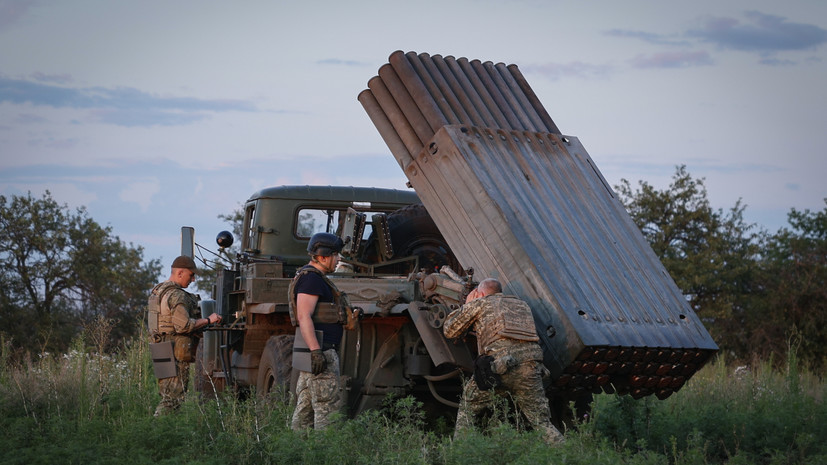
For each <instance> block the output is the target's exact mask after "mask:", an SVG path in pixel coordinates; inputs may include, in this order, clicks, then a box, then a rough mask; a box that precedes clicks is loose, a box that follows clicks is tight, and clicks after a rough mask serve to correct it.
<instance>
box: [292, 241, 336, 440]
mask: <svg viewBox="0 0 827 465" xmlns="http://www.w3.org/2000/svg"><path fill="white" fill-rule="evenodd" d="M343 246H344V244H343V242H342V239H340V238H339V237H338V236H336V235H335V234H330V233H317V234H314V235H313V237H311V238H310V242H309V243H308V246H307V253H308V254H309V255H310V262H309V263H308V264H307V265H305V266H304V267H302V268H301V269H299V270H298V271H297V272H296V276H295V277H294V278H293V281H292V283H291V285H290V290H289V291H288V293H289V295H290V299H291V312H293V313H294V317H295V323H296V324H298V327H299V332H300V334H301V337H302V339H304V341H305V343H306V344H307V348H308V349H309V350H310V357H311V371H310V372H307V371H300V372H299V378H298V382H297V385H296V410H295V411H294V412H293V419H292V422H291V428H292V429H293V430H295V431H298V430H304V429H307V428H310V427H313V428H315V429H323V428H325V427H326V426H328V425H329V424H330V422H331V416H332V415H333V414H334V413H336V412H339V411H341V409H342V406H343V405H344V401H343V398H342V390H341V386H340V381H339V355H338V353H337V349H338V346H339V344H340V343H341V340H342V334H343V332H344V328H343V326H342V318H341V317H340V315H341V314H342V308H341V304H340V302H339V296H340V295H341V293H340V292H339V291H338V289H337V288H336V286H335V285H334V284H333V283H332V282H331V281H330V280H329V279H327V277H326V276H325V275H326V274H328V273H332V272H333V271H334V270H335V269H336V265H337V264H338V263H339V252H340V251H341V250H342V247H343ZM317 331H321V332H322V339H321V340H319V339H318V338H317V337H316V332H317Z"/></svg>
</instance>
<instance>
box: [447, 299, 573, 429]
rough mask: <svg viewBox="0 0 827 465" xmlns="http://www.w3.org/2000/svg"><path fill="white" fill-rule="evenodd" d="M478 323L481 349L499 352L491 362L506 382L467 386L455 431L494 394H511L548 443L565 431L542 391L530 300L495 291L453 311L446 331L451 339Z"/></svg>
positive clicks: (471, 419)
mask: <svg viewBox="0 0 827 465" xmlns="http://www.w3.org/2000/svg"><path fill="white" fill-rule="evenodd" d="M471 328H473V329H474V331H475V332H476V334H477V344H478V353H479V355H490V356H492V357H493V358H494V362H493V363H492V367H493V369H494V371H495V372H496V373H498V374H499V375H500V380H501V384H500V385H499V386H497V387H496V388H494V389H492V390H483V389H480V388H479V387H478V386H477V383H476V381H474V379H473V378H471V379H470V380H468V382H467V383H466V384H465V387H464V388H463V391H462V401H461V403H460V408H459V411H458V412H457V422H456V430H455V433H454V434H455V436H456V435H458V434H460V432H461V431H463V430H466V429H468V428H471V427H472V426H473V425H474V420H475V419H476V417H477V416H478V415H479V414H480V413H481V412H482V411H483V410H485V409H486V408H487V407H490V406H491V401H492V399H493V396H494V395H502V394H506V393H508V394H510V395H511V397H512V398H513V399H514V401H515V403H516V404H517V407H518V408H519V409H520V411H521V412H522V413H523V415H525V417H526V419H527V420H528V422H529V424H530V425H531V427H532V428H534V429H536V430H539V431H541V432H542V433H543V435H544V437H545V439H546V442H548V443H549V444H555V443H559V442H561V441H562V440H563V436H562V435H561V434H560V432H559V431H558V430H557V428H555V427H554V425H552V424H551V412H550V409H549V404H548V399H547V398H546V396H545V393H544V391H543V376H544V375H545V374H547V373H548V371H547V370H546V368H545V366H543V364H542V362H541V361H542V359H543V352H542V349H540V346H539V345H538V344H537V341H539V338H538V337H537V331H536V329H535V327H534V320H533V318H532V315H531V309H530V308H529V306H528V304H526V303H525V302H523V301H522V300H520V299H518V298H517V297H515V296H507V295H503V294H493V295H489V296H486V297H482V298H479V299H476V300H472V301H471V302H468V303H466V304H465V305H463V306H462V307H461V308H459V309H457V310H455V311H453V312H451V314H450V315H448V318H447V319H446V320H445V325H444V327H443V331H444V333H445V336H446V337H448V338H451V339H455V338H458V337H460V336H462V335H463V334H464V333H465V332H466V331H468V330H469V329H471Z"/></svg>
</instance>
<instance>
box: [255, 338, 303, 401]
mask: <svg viewBox="0 0 827 465" xmlns="http://www.w3.org/2000/svg"><path fill="white" fill-rule="evenodd" d="M293 339H294V336H293V335H289V334H282V335H278V336H271V337H270V339H268V340H267V344H266V345H265V346H264V351H263V352H262V353H261V361H260V362H259V365H258V377H257V379H256V392H257V393H258V395H259V396H260V397H266V396H268V395H270V394H271V393H275V394H276V395H278V396H279V398H281V399H284V400H286V399H288V398H289V391H290V382H291V376H292V374H293V365H292V359H293Z"/></svg>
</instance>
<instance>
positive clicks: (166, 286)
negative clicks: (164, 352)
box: [147, 281, 175, 335]
mask: <svg viewBox="0 0 827 465" xmlns="http://www.w3.org/2000/svg"><path fill="white" fill-rule="evenodd" d="M174 288H175V284H174V283H172V282H170V281H164V282H162V283H160V284H157V285H156V286H155V287H154V288H152V292H151V293H150V294H149V302H148V305H147V329H149V334H150V335H155V334H161V331H160V328H159V324H160V321H161V299H163V298H164V297H165V296H166V294H167V293H168V291H170V290H172V289H174ZM165 326H166V325H165Z"/></svg>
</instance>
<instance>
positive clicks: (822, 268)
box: [615, 166, 827, 373]
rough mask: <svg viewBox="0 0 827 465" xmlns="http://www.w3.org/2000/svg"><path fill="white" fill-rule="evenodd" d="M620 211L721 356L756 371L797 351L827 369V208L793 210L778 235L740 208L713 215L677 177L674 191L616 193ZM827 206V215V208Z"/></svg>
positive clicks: (701, 190)
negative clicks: (760, 363) (755, 365)
mask: <svg viewBox="0 0 827 465" xmlns="http://www.w3.org/2000/svg"><path fill="white" fill-rule="evenodd" d="M615 190H616V192H617V193H618V195H619V197H620V200H621V202H622V203H623V205H624V206H625V207H626V210H627V211H628V212H629V214H630V215H631V216H632V219H633V220H634V221H635V223H636V224H637V225H638V227H639V228H640V230H641V232H642V233H643V235H644V236H645V237H646V239H647V240H648V241H649V244H650V245H651V246H652V249H653V250H654V251H655V254H657V256H658V257H659V258H660V259H661V261H662V263H663V265H664V266H665V267H666V269H667V270H668V271H669V273H670V274H671V275H672V278H673V279H674V280H675V282H676V284H677V285H678V287H679V288H680V289H681V290H682V291H683V294H684V295H685V296H686V298H687V300H688V301H689V304H690V305H691V307H692V308H693V310H694V311H695V312H696V313H697V314H698V316H699V317H700V318H701V320H702V321H703V323H704V325H705V326H706V327H707V329H708V330H709V332H710V334H711V335H712V338H713V339H714V340H715V341H716V342H717V343H718V345H719V346H720V348H721V352H722V353H723V354H724V355H725V356H726V357H727V358H728V359H735V360H739V361H742V362H750V361H752V359H754V358H758V359H761V360H767V359H769V358H770V357H771V356H772V355H775V356H779V357H778V358H779V359H783V358H784V356H785V355H786V354H787V353H788V351H789V350H790V349H791V348H793V349H795V350H796V354H797V356H798V357H799V358H800V360H801V362H803V363H804V364H805V365H807V366H808V367H810V368H812V369H813V370H816V371H817V372H822V373H823V370H824V368H826V367H827V325H825V323H827V206H826V207H825V208H824V209H823V210H821V211H816V212H813V211H810V210H804V211H800V210H797V209H795V208H793V209H791V210H790V211H789V213H788V215H787V220H788V223H789V224H788V225H787V226H785V227H783V228H781V229H780V230H779V231H777V232H775V233H770V232H768V231H766V230H763V229H758V228H757V227H756V225H754V224H748V223H747V222H746V221H745V220H744V210H745V209H746V206H745V205H743V204H742V203H741V201H740V200H739V201H738V202H736V203H735V205H734V206H733V207H732V208H730V209H729V210H726V211H724V210H721V209H717V210H716V209H713V208H712V207H711V206H710V204H709V200H708V199H707V192H706V188H705V186H704V180H703V179H696V178H693V177H692V176H691V175H690V174H689V172H688V171H687V170H686V167H685V166H678V167H676V170H675V173H674V174H673V175H672V181H671V183H670V185H669V186H668V187H667V188H665V189H663V190H658V189H655V188H654V187H653V186H652V185H650V184H649V183H647V182H645V181H639V182H638V185H637V187H635V188H633V187H632V185H631V183H630V182H629V181H627V180H625V179H623V180H621V182H620V184H619V185H617V186H615ZM824 200H825V205H827V199H824Z"/></svg>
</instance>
